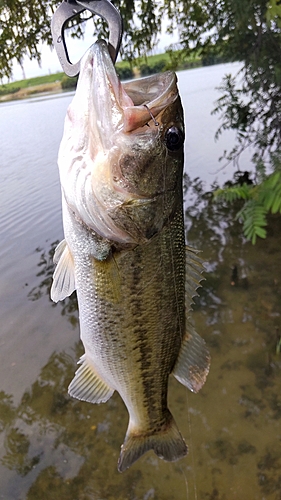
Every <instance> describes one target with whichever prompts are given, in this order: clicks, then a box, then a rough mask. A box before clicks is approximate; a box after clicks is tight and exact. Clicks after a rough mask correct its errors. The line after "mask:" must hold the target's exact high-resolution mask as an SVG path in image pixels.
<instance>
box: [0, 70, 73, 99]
mask: <svg viewBox="0 0 281 500" xmlns="http://www.w3.org/2000/svg"><path fill="white" fill-rule="evenodd" d="M63 76H64V73H63V72H61V73H54V74H53V75H44V76H36V77H35V78H27V79H26V80H17V81H16V82H11V83H6V84H5V85H0V94H1V91H2V90H5V91H6V93H8V92H13V91H14V89H15V88H16V89H17V90H19V89H26V88H28V87H35V86H36V85H43V84H45V83H54V82H57V81H61V80H62V78H63Z"/></svg>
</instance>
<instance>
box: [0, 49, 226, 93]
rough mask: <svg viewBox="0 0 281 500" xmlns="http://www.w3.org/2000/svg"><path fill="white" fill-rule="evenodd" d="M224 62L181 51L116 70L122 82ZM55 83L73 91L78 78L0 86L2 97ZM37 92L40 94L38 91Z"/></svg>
mask: <svg viewBox="0 0 281 500" xmlns="http://www.w3.org/2000/svg"><path fill="white" fill-rule="evenodd" d="M223 62H226V61H225V59H223V58H222V57H220V56H218V55H208V56H205V57H194V56H193V57H192V58H191V57H189V58H187V57H186V56H185V55H184V54H183V53H182V52H181V51H168V52H165V53H164V54H157V55H154V56H148V57H147V58H145V59H139V60H136V61H133V62H132V63H131V64H129V63H128V62H127V61H122V62H118V63H117V64H116V70H117V73H118V75H119V78H120V79H121V80H131V79H133V78H135V77H136V76H141V77H144V76H148V75H152V74H155V73H160V72H163V71H166V70H173V71H176V70H184V69H190V68H196V67H198V66H208V65H212V64H219V63H223ZM55 82H56V83H60V85H61V88H62V90H71V89H75V88H76V84H77V77H76V78H70V77H68V76H66V75H65V74H64V73H62V72H61V73H56V74H52V75H46V76H41V77H36V78H29V79H25V80H20V81H17V82H13V83H8V84H6V85H1V86H0V97H1V96H4V95H7V94H16V93H17V92H18V91H19V90H21V89H25V88H30V87H40V86H42V88H43V85H46V84H52V83H55ZM36 92H38V89H37V90H36Z"/></svg>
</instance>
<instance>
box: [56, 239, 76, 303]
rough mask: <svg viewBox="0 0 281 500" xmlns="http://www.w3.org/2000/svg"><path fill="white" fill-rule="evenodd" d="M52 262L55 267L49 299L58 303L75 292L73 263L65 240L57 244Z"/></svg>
mask: <svg viewBox="0 0 281 500" xmlns="http://www.w3.org/2000/svg"><path fill="white" fill-rule="evenodd" d="M54 262H55V263H56V264H57V267H56V269H55V272H54V276H53V284H52V288H51V299H52V300H53V301H54V302H58V301H59V300H64V299H65V298H66V297H69V295H71V294H72V292H74V290H75V275H74V262H73V257H72V255H71V253H70V250H69V248H68V245H67V243H66V241H65V240H62V241H61V242H60V243H59V244H58V246H57V248H56V251H55V254H54Z"/></svg>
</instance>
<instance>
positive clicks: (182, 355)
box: [172, 323, 210, 392]
mask: <svg viewBox="0 0 281 500" xmlns="http://www.w3.org/2000/svg"><path fill="white" fill-rule="evenodd" d="M209 368H210V354H209V351H208V349H207V346H206V344H205V341H204V340H203V339H202V337H200V335H198V333H196V331H195V329H194V328H193V326H192V325H191V324H190V323H189V324H188V325H187V332H186V334H185V337H184V339H183V342H182V345H181V349H180V352H179V356H178V359H177V362H176V365H175V368H174V370H173V372H172V373H173V375H174V376H175V377H176V379H177V380H178V381H179V382H180V383H181V384H183V385H184V386H186V387H187V388H188V389H190V391H192V392H198V391H199V390H200V389H201V387H202V386H203V385H204V383H205V381H206V378H207V375H208V373H209Z"/></svg>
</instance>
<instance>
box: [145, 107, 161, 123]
mask: <svg viewBox="0 0 281 500" xmlns="http://www.w3.org/2000/svg"><path fill="white" fill-rule="evenodd" d="M143 106H144V107H145V108H146V109H147V111H148V112H149V114H150V117H151V120H152V121H153V123H154V125H155V127H159V125H160V123H159V122H158V121H157V120H156V119H155V116H154V115H153V114H152V113H151V111H150V109H149V107H148V106H147V105H146V104H144V105H143ZM146 125H147V126H148V127H149V124H148V123H146Z"/></svg>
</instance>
